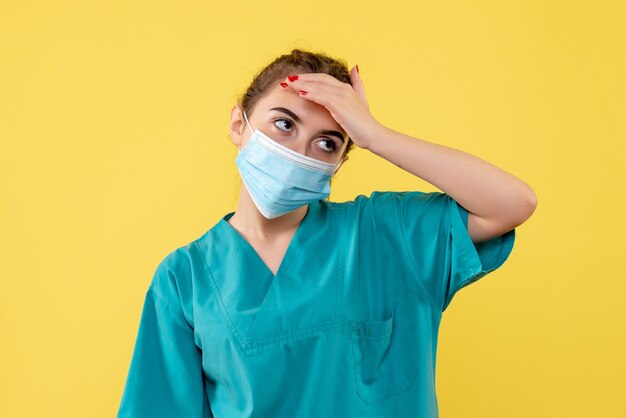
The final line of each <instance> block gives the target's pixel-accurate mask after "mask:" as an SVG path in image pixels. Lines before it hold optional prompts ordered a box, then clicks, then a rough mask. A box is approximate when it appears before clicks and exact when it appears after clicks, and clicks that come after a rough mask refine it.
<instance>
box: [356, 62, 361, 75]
mask: <svg viewBox="0 0 626 418" xmlns="http://www.w3.org/2000/svg"><path fill="white" fill-rule="evenodd" d="M356 72H357V73H359V64H357V65H356ZM359 74H361V73H359Z"/></svg>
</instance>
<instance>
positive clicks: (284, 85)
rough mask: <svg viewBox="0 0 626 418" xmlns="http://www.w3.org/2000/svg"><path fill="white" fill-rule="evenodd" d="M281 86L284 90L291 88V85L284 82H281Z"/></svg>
mask: <svg viewBox="0 0 626 418" xmlns="http://www.w3.org/2000/svg"><path fill="white" fill-rule="evenodd" d="M280 86H281V87H282V88H287V86H289V84H287V83H284V82H281V83H280Z"/></svg>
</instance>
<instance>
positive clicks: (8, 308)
mask: <svg viewBox="0 0 626 418" xmlns="http://www.w3.org/2000/svg"><path fill="white" fill-rule="evenodd" d="M625 18H626V2H624V1H621V0H615V1H604V2H592V1H586V2H572V1H547V2H546V1H545V0H531V1H528V0H524V1H513V2H509V1H477V2H466V1H453V2H450V1H446V2H441V1H438V2H415V1H403V2H402V1H385V2H371V3H370V2H355V1H351V2H337V1H317V2H294V1H289V2H287V1H281V2H278V1H277V2H261V1H247V2H242V1H232V2H217V1H215V2H208V1H169V2H164V1H99V2H94V1H78V0H76V1H59V0H55V1H39V2H36V1H24V0H20V1H7V0H2V3H1V8H0V73H1V77H0V139H1V149H0V240H1V242H0V251H1V254H2V260H1V262H0V276H1V282H0V286H1V287H0V306H1V309H2V319H1V320H2V323H1V332H2V335H1V339H2V344H1V348H0V350H1V352H0V370H2V373H1V376H2V377H1V379H2V380H1V386H0V397H1V398H0V416H3V417H12V418H13V417H63V418H68V417H111V416H115V414H116V412H117V408H118V405H119V402H120V399H121V395H122V390H123V386H124V382H125V379H126V374H127V371H128V366H129V362H130V359H131V354H132V349H133V345H134V342H135V337H136V333H137V327H138V324H139V315H140V313H141V308H142V302H143V298H144V295H145V292H146V290H147V286H148V284H149V282H150V280H151V277H152V273H153V272H154V269H155V268H156V265H157V264H158V263H159V262H160V260H162V259H163V257H164V256H165V255H166V254H167V253H168V252H170V251H172V250H173V249H175V248H177V247H178V246H181V245H184V244H186V243H188V242H190V241H191V240H194V239H196V238H198V237H199V236H200V235H201V234H203V233H204V232H205V231H206V230H207V229H208V228H210V227H211V226H212V225H213V224H214V223H215V222H217V220H218V219H219V218H220V217H221V216H223V215H224V214H226V213H227V212H230V211H233V210H234V209H235V205H236V201H237V200H236V199H237V196H238V192H239V185H240V184H241V182H240V180H239V177H238V172H237V170H236V166H235V164H234V159H235V156H236V148H235V147H234V145H232V143H231V142H230V141H229V139H228V122H229V116H230V108H231V106H232V105H233V104H234V102H235V98H236V96H237V95H239V94H240V93H242V92H243V90H244V88H245V87H246V86H247V84H248V83H249V82H250V80H251V77H252V76H253V74H254V73H255V72H256V71H258V70H259V69H260V68H261V67H263V66H264V65H266V64H267V63H269V62H270V61H271V60H272V59H273V58H274V57H276V56H277V55H279V54H282V53H287V52H289V51H290V49H291V48H294V47H301V48H305V49H311V50H314V51H323V52H327V53H329V54H331V55H332V56H335V57H339V58H344V59H346V60H347V62H348V64H349V66H350V67H352V65H354V64H359V68H360V70H361V76H362V78H363V79H364V82H365V87H366V91H367V94H368V98H369V102H370V108H371V110H372V113H373V115H374V116H375V117H376V118H377V119H378V120H379V121H380V122H381V123H383V124H385V125H387V126H390V127H393V128H394V129H396V130H400V131H402V132H404V133H407V134H409V135H412V136H415V137H418V138H421V139H425V140H428V141H431V142H435V143H439V144H444V145H447V146H451V147H454V148H457V149H461V150H463V151H466V152H469V153H471V154H474V155H476V156H479V157H481V158H483V159H485V160H487V161H489V162H491V163H493V164H495V165H497V166H498V167H500V168H502V169H504V170H506V171H508V172H510V173H512V174H513V175H515V176H517V177H519V178H521V179H522V180H524V181H525V182H527V183H528V184H529V185H531V187H532V188H533V189H534V191H535V193H536V194H537V196H538V201H539V205H538V208H537V210H536V212H535V213H534V215H533V216H532V217H531V218H530V220H529V221H528V222H526V223H525V224H523V225H522V226H520V227H518V230H517V239H516V244H515V247H514V249H513V252H512V254H511V256H510V257H509V259H508V260H507V262H506V263H505V264H504V265H503V266H502V267H501V268H500V269H499V270H498V271H496V272H494V273H492V274H491V275H490V276H487V277H486V278H485V279H483V280H481V281H479V282H477V283H475V284H473V285H471V286H469V287H467V288H465V289H463V290H462V291H461V292H460V293H459V294H457V295H456V296H455V299H454V301H453V303H452V304H451V306H450V308H449V309H448V310H447V311H446V313H445V314H444V318H443V321H442V328H441V334H440V340H439V351H438V365H437V391H438V392H437V393H438V397H439V408H440V413H441V416H442V417H445V418H472V417H480V418H490V417H491V418H502V417H507V418H516V417H520V418H522V417H523V418H528V417H534V418H538V417H546V418H548V417H550V418H553V417H568V418H578V417H603V418H606V417H616V418H617V417H624V416H626V401H625V400H624V399H625V398H624V394H625V393H626V380H625V376H626V333H625V322H626V321H625V319H626V304H625V303H624V300H625V299H624V293H626V277H625V275H624V273H625V271H624V267H623V266H624V259H625V257H624V254H623V253H624V249H625V246H624V234H625V232H626V228H625V221H624V215H625V210H624V204H625V203H626V199H625V198H624V192H625V188H624V185H625V182H624V179H625V178H626V176H625V174H626V171H625V169H624V163H623V160H624V156H625V151H626V149H625V148H626V147H625V145H624V144H625V142H626V123H625V115H626V105H625V103H624V100H625V93H626V88H625V81H624V75H626V54H625V53H624V51H625V50H624V48H625V45H626V42H625V41H626V30H625V29H624V27H625V26H626V25H625V24H624V22H625ZM351 157H352V158H351V159H350V161H349V162H348V163H346V164H345V165H344V166H343V167H342V169H341V171H340V172H339V174H338V176H337V178H336V179H335V181H333V192H332V195H331V200H335V201H344V200H349V199H353V198H354V197H355V196H357V195H358V194H366V195H368V194H369V193H370V192H371V191H374V190H424V191H433V190H437V189H436V188H435V187H434V186H432V185H430V184H428V183H427V182H425V181H423V180H421V179H419V178H417V177H414V176H413V175H411V174H409V173H407V172H404V171H402V170H401V169H399V168H398V167H396V166H394V165H392V164H391V163H389V162H387V161H385V160H383V159H382V158H380V157H377V156H376V155H374V154H372V153H370V152H369V151H366V150H361V149H355V150H354V151H353V152H352V154H351Z"/></svg>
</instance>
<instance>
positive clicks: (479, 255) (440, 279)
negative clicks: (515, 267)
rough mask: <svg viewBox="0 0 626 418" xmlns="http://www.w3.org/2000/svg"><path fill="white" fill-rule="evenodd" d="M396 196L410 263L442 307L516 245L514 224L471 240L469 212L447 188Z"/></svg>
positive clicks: (503, 258) (491, 267)
mask: <svg viewBox="0 0 626 418" xmlns="http://www.w3.org/2000/svg"><path fill="white" fill-rule="evenodd" d="M394 197H395V199H393V201H395V203H396V209H397V211H398V217H399V224H400V230H401V235H402V236H403V239H404V242H405V247H406V249H407V253H408V257H409V262H410V263H412V264H413V267H414V269H415V272H416V276H417V279H418V280H420V281H422V283H423V285H424V287H425V288H426V290H427V291H428V292H429V293H430V294H431V297H432V299H433V301H434V302H435V303H436V305H437V307H438V308H440V309H441V311H442V312H443V311H445V310H446V308H447V307H448V305H449V304H450V302H451V301H452V298H453V297H454V295H455V294H456V293H457V292H458V291H459V290H460V289H462V288H463V287H465V286H467V285H469V284H471V283H474V282H475V281H477V280H479V279H481V278H482V277H484V276H486V275H487V274H489V273H491V272H492V271H494V270H496V269H497V268H499V267H500V266H501V265H502V264H503V263H504V262H505V261H506V259H507V258H508V256H509V254H510V253H511V251H512V249H513V244H514V242H515V229H512V230H510V231H507V232H506V233H504V234H502V235H499V236H497V237H494V238H491V239H490V240H487V241H482V242H479V243H474V242H472V239H471V237H470V235H469V232H468V231H467V225H468V221H467V219H468V211H467V210H466V209H465V208H464V207H463V206H461V205H460V204H459V203H458V202H457V201H455V200H454V199H453V198H452V197H450V196H449V195H448V194H446V193H442V192H430V193H425V192H417V191H416V192H396V193H395V196H394Z"/></svg>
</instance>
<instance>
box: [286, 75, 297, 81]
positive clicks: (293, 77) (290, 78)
mask: <svg viewBox="0 0 626 418" xmlns="http://www.w3.org/2000/svg"><path fill="white" fill-rule="evenodd" d="M287 78H288V79H289V81H296V80H297V79H298V76H297V75H290V76H288V77H287Z"/></svg>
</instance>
